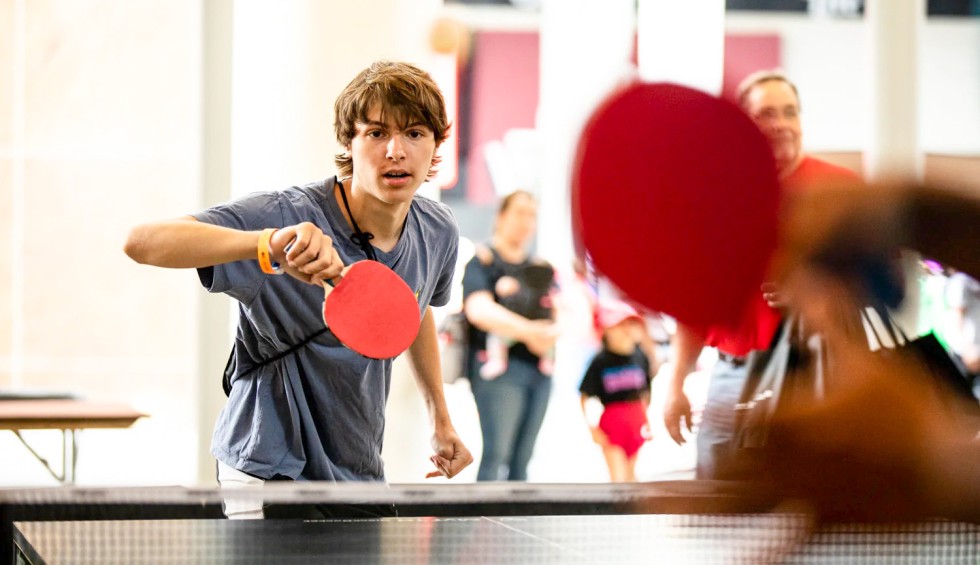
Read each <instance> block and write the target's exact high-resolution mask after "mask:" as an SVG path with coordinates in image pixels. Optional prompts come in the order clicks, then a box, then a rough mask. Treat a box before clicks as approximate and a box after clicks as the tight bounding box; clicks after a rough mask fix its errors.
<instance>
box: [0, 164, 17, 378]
mask: <svg viewBox="0 0 980 565" xmlns="http://www.w3.org/2000/svg"><path fill="white" fill-rule="evenodd" d="M10 179H11V161H10V159H6V158H2V157H0V242H9V241H10V226H11V220H12V217H11V209H10V204H11V194H10ZM6 247H7V248H0V249H3V254H4V255H6V254H9V253H10V251H9V243H8V244H7V245H6ZM13 273H14V268H13V265H11V264H10V262H9V261H0V360H2V359H9V358H10V353H11V346H12V332H13V302H12V296H11V295H12V292H13V289H12V283H13V279H12V278H11V277H12V276H13ZM11 380H12V379H11V374H10V370H9V364H8V363H3V362H0V388H3V387H6V386H10V384H11Z"/></svg>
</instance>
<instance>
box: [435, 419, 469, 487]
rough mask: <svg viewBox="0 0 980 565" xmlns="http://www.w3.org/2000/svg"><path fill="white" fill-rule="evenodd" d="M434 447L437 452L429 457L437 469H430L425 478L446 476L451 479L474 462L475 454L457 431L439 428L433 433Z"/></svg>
mask: <svg viewBox="0 0 980 565" xmlns="http://www.w3.org/2000/svg"><path fill="white" fill-rule="evenodd" d="M432 449H433V450H435V453H434V454H433V455H432V456H431V457H429V460H430V461H432V464H433V465H435V466H436V469H437V470H436V471H430V472H429V473H427V474H426V475H425V478H427V479H431V478H433V477H446V478H447V479H451V478H453V477H455V476H456V475H457V474H459V472H460V471H462V470H463V469H465V468H466V467H467V466H468V465H469V464H470V463H472V462H473V455H472V454H471V453H470V450H469V449H466V446H465V445H463V441H462V440H461V439H459V436H458V435H456V431H455V430H452V429H449V430H445V431H439V430H437V431H436V432H435V433H434V434H432Z"/></svg>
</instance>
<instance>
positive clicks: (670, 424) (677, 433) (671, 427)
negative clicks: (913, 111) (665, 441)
mask: <svg viewBox="0 0 980 565" xmlns="http://www.w3.org/2000/svg"><path fill="white" fill-rule="evenodd" d="M664 424H665V426H666V428H667V434H668V435H670V439H672V440H674V443H676V444H677V445H684V444H685V443H686V442H687V440H685V439H684V436H683V435H681V422H680V420H679V419H673V420H671V419H666V418H665V419H664Z"/></svg>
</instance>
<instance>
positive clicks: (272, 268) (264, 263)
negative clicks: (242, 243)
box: [258, 228, 282, 275]
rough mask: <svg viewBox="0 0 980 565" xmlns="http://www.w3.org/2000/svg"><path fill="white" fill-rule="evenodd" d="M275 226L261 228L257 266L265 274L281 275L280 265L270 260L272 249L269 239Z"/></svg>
mask: <svg viewBox="0 0 980 565" xmlns="http://www.w3.org/2000/svg"><path fill="white" fill-rule="evenodd" d="M277 231H279V230H277V229H276V228H267V229H264V230H262V233H261V234H259V249H258V253H259V268H261V269H262V272H263V273H266V274H267V275H281V274H282V267H280V266H279V263H273V262H272V251H271V249H270V246H269V241H270V240H271V239H272V234H274V233H276V232H277Z"/></svg>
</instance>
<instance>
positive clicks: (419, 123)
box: [357, 120, 428, 129]
mask: <svg viewBox="0 0 980 565" xmlns="http://www.w3.org/2000/svg"><path fill="white" fill-rule="evenodd" d="M357 123H358V124H363V125H365V126H374V127H379V128H387V127H388V124H386V123H384V122H379V121H377V120H358V121H357ZM417 127H428V125H426V124H425V123H424V122H422V121H415V122H412V123H410V124H405V126H404V129H409V128H417Z"/></svg>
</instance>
